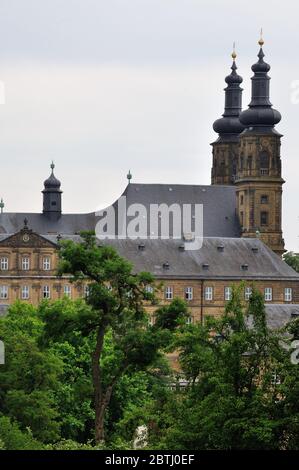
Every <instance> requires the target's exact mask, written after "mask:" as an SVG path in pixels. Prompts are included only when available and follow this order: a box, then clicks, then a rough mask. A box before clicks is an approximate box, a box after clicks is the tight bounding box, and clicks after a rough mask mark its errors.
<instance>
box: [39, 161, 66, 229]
mask: <svg viewBox="0 0 299 470" xmlns="http://www.w3.org/2000/svg"><path fill="white" fill-rule="evenodd" d="M50 168H51V174H50V176H49V178H47V179H46V180H45V182H44V189H43V191H42V193H43V214H44V215H45V216H46V217H48V218H49V219H51V220H58V219H59V218H60V217H61V194H62V191H61V189H60V186H61V183H60V181H59V180H58V179H57V178H56V177H55V175H54V168H55V165H54V163H53V161H52V163H51V165H50Z"/></svg>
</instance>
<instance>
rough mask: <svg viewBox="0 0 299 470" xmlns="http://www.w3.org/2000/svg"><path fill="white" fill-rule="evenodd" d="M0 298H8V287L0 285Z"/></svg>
mask: <svg viewBox="0 0 299 470" xmlns="http://www.w3.org/2000/svg"><path fill="white" fill-rule="evenodd" d="M0 299H8V287H7V286H0Z"/></svg>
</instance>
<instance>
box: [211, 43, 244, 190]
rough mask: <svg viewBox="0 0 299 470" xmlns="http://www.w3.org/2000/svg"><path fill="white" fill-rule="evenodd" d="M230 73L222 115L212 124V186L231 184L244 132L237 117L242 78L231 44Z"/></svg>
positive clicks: (240, 98) (234, 175)
mask: <svg viewBox="0 0 299 470" xmlns="http://www.w3.org/2000/svg"><path fill="white" fill-rule="evenodd" d="M231 57H232V59H233V63H232V66H231V73H230V74H229V75H228V76H227V77H226V78H225V82H226V83H227V87H226V88H225V89H224V91H225V105H224V113H223V115H222V117H221V118H220V119H217V120H216V121H215V122H214V124H213V129H214V131H215V132H217V133H218V139H217V140H216V141H215V142H213V143H212V146H213V166H212V184H233V183H234V180H235V178H236V173H237V161H238V152H239V137H240V133H241V132H242V131H243V130H244V126H243V125H242V124H241V123H240V120H239V115H240V112H241V110H242V91H243V90H242V88H241V86H240V85H241V83H242V81H243V79H242V77H240V75H238V74H237V65H236V58H237V54H236V49H235V43H234V44H233V52H232V54H231Z"/></svg>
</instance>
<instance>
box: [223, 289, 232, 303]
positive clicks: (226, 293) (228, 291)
mask: <svg viewBox="0 0 299 470" xmlns="http://www.w3.org/2000/svg"><path fill="white" fill-rule="evenodd" d="M224 299H225V300H232V288H231V287H225V288H224Z"/></svg>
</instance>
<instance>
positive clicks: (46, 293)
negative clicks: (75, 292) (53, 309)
mask: <svg viewBox="0 0 299 470" xmlns="http://www.w3.org/2000/svg"><path fill="white" fill-rule="evenodd" d="M50 298H51V289H50V286H48V285H46V286H43V299H50Z"/></svg>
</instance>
